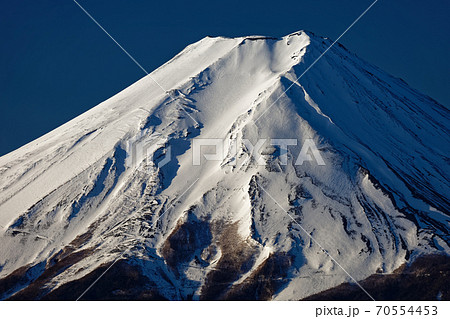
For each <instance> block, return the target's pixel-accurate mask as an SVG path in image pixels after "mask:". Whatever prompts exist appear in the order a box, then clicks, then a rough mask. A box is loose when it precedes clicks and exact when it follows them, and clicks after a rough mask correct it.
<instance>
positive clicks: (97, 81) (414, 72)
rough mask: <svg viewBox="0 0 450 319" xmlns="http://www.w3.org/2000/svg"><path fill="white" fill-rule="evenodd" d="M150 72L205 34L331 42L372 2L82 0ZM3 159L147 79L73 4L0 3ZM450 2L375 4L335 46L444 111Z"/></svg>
mask: <svg viewBox="0 0 450 319" xmlns="http://www.w3.org/2000/svg"><path fill="white" fill-rule="evenodd" d="M79 2H80V4H81V5H83V6H84V7H85V8H86V9H87V10H88V11H89V12H90V13H91V14H92V15H93V16H94V17H95V18H96V19H97V20H98V21H99V22H100V23H101V24H102V25H103V26H104V28H105V29H106V30H108V31H109V32H110V33H111V34H112V35H113V36H114V37H115V38H116V39H117V40H118V41H119V43H121V44H122V45H123V46H124V47H125V48H126V49H127V50H128V51H129V52H130V53H131V54H132V55H133V56H134V57H135V58H136V60H137V61H139V62H140V63H141V64H142V65H143V66H144V68H146V69H147V70H149V71H150V70H153V69H155V68H157V67H158V66H160V65H161V64H163V63H164V62H166V61H167V60H169V59H170V58H171V57H173V56H174V55H175V54H177V53H178V52H179V51H181V50H182V49H183V48H184V47H185V46H186V45H188V44H190V43H192V42H195V41H197V40H199V39H201V38H203V37H205V36H207V35H213V36H216V35H223V36H243V35H252V34H258V35H270V36H283V35H286V34H289V33H292V32H294V31H298V30H301V29H306V30H310V31H313V32H314V33H316V34H318V35H323V36H328V37H330V38H332V39H336V38H337V37H338V36H339V35H340V34H341V33H342V32H343V31H344V30H345V29H346V28H347V26H348V25H349V24H350V23H351V22H353V20H354V19H355V18H356V17H357V16H358V15H359V14H360V13H361V12H362V11H364V10H365V9H366V8H367V7H368V6H369V5H370V3H371V2H372V0H369V1H366V0H352V1H350V0H339V1H337V0H296V1H264V0H259V1H244V0H241V1H212V0H210V1H198V0H197V1H186V0H184V1H178V0H177V1H175V0H172V1H144V0H120V1H119V0H79ZM0 8H1V9H0V39H1V42H0V70H1V72H0V156H1V155H4V154H6V153H8V152H10V151H12V150H14V149H16V148H18V147H20V146H22V145H24V144H25V143H27V142H30V141H32V140H33V139H35V138H37V137H39V136H41V135H43V134H45V133H47V132H48V131H50V130H52V129H54V128H56V127H57V126H59V125H61V124H63V123H65V122H67V121H68V120H70V119H72V118H74V117H75V116H77V115H79V114H81V113H83V112H85V111H86V110H88V109H89V108H91V107H93V106H95V105H96V104H98V103H100V102H102V101H104V100H105V99H107V98H109V97H110V96H112V95H114V94H115V93H117V92H119V91H120V90H122V89H124V88H125V87H127V86H129V85H130V84H132V83H134V82H135V81H136V80H138V79H139V78H141V77H142V76H144V74H143V72H142V70H140V69H139V68H138V67H137V66H136V65H135V64H133V62H132V61H131V60H130V59H129V58H128V57H127V56H126V55H125V54H124V53H123V52H122V51H120V49H119V48H118V47H116V46H115V44H114V43H113V42H112V41H111V40H110V39H109V38H108V37H107V36H106V35H105V34H104V33H103V32H102V31H101V30H100V29H99V28H98V27H97V26H96V25H95V24H94V23H93V22H92V21H91V20H89V18H88V17H87V16H86V15H85V14H84V13H83V12H82V11H81V10H80V8H78V7H77V6H76V5H75V3H74V2H73V1H72V0H52V1H49V0H14V1H5V0H1V6H0ZM449 14H450V1H448V0H431V1H419V0H395V1H393V0H379V1H378V3H377V4H375V6H374V7H373V8H372V9H371V10H370V11H369V12H368V13H367V14H366V15H365V16H364V17H363V18H362V19H361V20H360V21H359V22H358V23H357V24H356V25H355V26H354V27H353V28H352V29H351V30H350V31H349V32H348V33H347V34H346V35H345V36H344V37H343V38H342V39H341V41H340V42H341V43H343V44H344V45H345V46H346V47H347V48H349V49H350V50H352V51H353V52H355V53H356V54H358V55H359V56H360V57H362V58H364V59H366V60H367V61H369V62H372V63H374V64H375V65H377V66H379V67H381V68H382V69H384V70H386V71H387V72H389V73H391V74H393V75H395V76H398V77H401V78H403V79H404V80H405V81H406V82H408V83H409V84H410V85H411V86H412V87H414V88H416V89H418V90H420V91H422V92H423V93H425V94H428V95H429V96H431V97H433V98H434V99H436V100H437V101H439V102H440V103H442V104H444V105H446V106H449V105H450V93H449V88H450V60H449V56H450V20H449V19H448V16H449Z"/></svg>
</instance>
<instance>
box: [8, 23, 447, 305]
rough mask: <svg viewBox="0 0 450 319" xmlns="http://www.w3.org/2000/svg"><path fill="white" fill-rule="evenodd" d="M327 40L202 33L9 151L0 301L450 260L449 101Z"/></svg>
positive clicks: (261, 283) (279, 288) (284, 284)
mask: <svg viewBox="0 0 450 319" xmlns="http://www.w3.org/2000/svg"><path fill="white" fill-rule="evenodd" d="M332 43H333V42H332V41H331V40H329V39H326V38H322V37H318V36H315V35H313V34H312V33H308V32H303V31H300V32H296V33H293V34H290V35H288V36H285V37H283V38H269V37H261V36H252V37H242V38H223V37H216V38H212V37H207V38H204V39H202V40H200V41H199V42H196V43H194V44H192V45H190V46H188V47H187V48H185V49H184V50H183V51H182V52H181V53H179V54H178V55H177V56H175V57H174V58H173V59H172V60H170V61H169V62H167V63H166V64H164V65H163V66H161V67H160V68H158V69H157V70H155V71H154V72H152V73H151V74H150V75H148V76H146V77H144V78H142V79H141V80H139V81H138V82H136V83H135V84H133V85H131V86H130V87H128V88H127V89H125V90H123V91H122V92H120V93H118V94H117V95H115V96H113V97H112V98H110V99H108V100H107V101H105V102H103V103H101V104H99V105H98V106H96V107H94V108H93V109H91V110H90V111H88V112H86V113H84V114H82V115H80V116H79V117H77V118H75V119H73V120H72V121H70V122H68V123H66V124H64V125H63V126H61V127H59V128H57V129H55V130H54V131H52V132H50V133H48V134H46V135H44V136H42V137H41V138H39V139H37V140H35V141H33V142H31V143H29V144H27V145H25V146H23V147H22V148H20V149H18V150H16V151H14V152H12V153H10V154H7V155H5V156H3V157H1V158H0V226H1V229H0V237H1V242H2V245H1V246H0V270H1V272H0V294H1V298H3V299H77V298H79V297H80V296H81V297H82V298H84V299H170V300H187V299H194V300H198V299H206V300H212V299H276V300H298V299H302V298H306V297H308V296H311V295H314V294H317V293H320V292H322V291H324V290H327V289H330V288H333V287H336V286H338V285H340V284H342V283H346V282H349V283H355V281H360V280H364V279H365V278H367V277H369V276H371V275H373V274H376V273H381V274H389V273H392V272H393V271H394V270H395V269H397V268H399V267H400V266H402V265H403V264H405V263H406V264H411V263H412V262H413V261H414V260H416V259H417V258H418V257H420V256H424V255H432V254H443V255H448V254H450V248H449V246H448V245H449V240H450V237H449V229H450V228H449V222H450V217H449V211H450V199H449V194H450V185H449V180H450V179H449V176H448V172H450V169H449V159H448V151H449V149H448V146H449V145H450V138H449V136H450V135H449V130H448V128H449V127H450V123H449V122H450V120H449V119H450V113H449V110H448V109H447V108H446V107H444V106H442V105H440V104H439V103H437V102H436V101H434V100H432V99H431V98H429V97H427V96H425V95H423V94H421V93H419V92H417V91H416V90H414V89H412V88H410V87H409V86H408V85H407V84H406V83H405V82H404V81H402V80H401V79H397V78H394V77H392V76H390V75H388V74H386V73H385V72H383V71H382V70H380V69H379V68H377V67H375V66H373V65H370V64H369V63H367V62H365V61H363V60H361V59H360V58H358V57H357V56H356V55H354V54H352V53H350V52H349V51H347V50H346V49H345V48H344V47H343V46H341V45H339V44H336V45H334V46H332V47H331V48H330V49H329V50H328V51H327V52H326V54H324V55H323V56H322V57H321V58H320V59H319V60H317V59H318V58H319V57H320V56H321V54H322V53H323V52H325V51H326V50H327V49H328V48H329V47H330V45H331V44H332ZM297 79H298V80H297ZM105 270H106V272H105ZM102 274H103V275H102ZM101 275H102V277H101V278H100V279H99V280H98V281H96V279H97V278H99V276H101ZM94 282H95V283H94ZM92 283H94V285H92V286H91V284H92ZM88 288H89V289H88ZM369 294H371V292H370V291H368V292H367V295H369Z"/></svg>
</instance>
